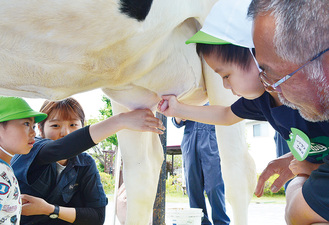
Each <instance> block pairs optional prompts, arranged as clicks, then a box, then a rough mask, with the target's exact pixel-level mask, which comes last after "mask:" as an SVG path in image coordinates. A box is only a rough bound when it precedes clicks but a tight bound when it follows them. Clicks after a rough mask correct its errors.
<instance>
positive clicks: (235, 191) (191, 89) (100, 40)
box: [0, 0, 256, 225]
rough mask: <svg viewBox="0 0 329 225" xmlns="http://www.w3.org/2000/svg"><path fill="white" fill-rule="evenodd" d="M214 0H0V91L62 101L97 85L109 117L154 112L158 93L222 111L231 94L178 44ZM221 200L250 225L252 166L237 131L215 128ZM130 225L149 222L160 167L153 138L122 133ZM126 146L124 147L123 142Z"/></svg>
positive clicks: (198, 24) (239, 220)
mask: <svg viewBox="0 0 329 225" xmlns="http://www.w3.org/2000/svg"><path fill="white" fill-rule="evenodd" d="M214 4H215V0H178V1H177V0H165V1H163V0H98V1H95V0H79V1H67V0H57V1H47V0H31V1H19V0H11V1H7V0H1V1H0V74H1V75H0V76H1V83H0V94H2V95H11V96H21V97H29V98H46V99H52V100H56V99H63V98H65V97H68V96H71V95H73V94H76V93H81V92H85V91H89V90H92V89H96V88H102V90H103V91H104V93H105V94H106V95H108V96H109V98H110V99H111V101H112V104H113V112H114V114H117V113H120V112H125V111H128V110H132V109H136V108H150V109H152V110H153V111H155V110H156V106H157V103H158V102H159V101H160V100H161V96H162V95H165V94H175V95H177V96H178V99H179V100H180V101H182V102H184V103H187V104H195V105H203V104H204V103H205V102H207V101H208V100H209V102H210V104H222V105H228V104H231V103H232V102H233V101H235V100H236V99H235V97H234V96H233V95H232V94H231V93H230V92H229V91H227V90H224V89H223V85H222V83H221V79H220V77H219V76H218V75H217V76H216V74H215V73H214V72H213V71H212V70H211V69H210V68H209V67H208V66H207V64H206V63H205V62H204V61H203V60H202V59H200V58H199V57H198V55H197V54H196V51H195V45H193V44H190V45H185V43H184V42H185V41H186V40H187V39H188V38H190V37H191V36H192V35H193V34H194V33H196V32H197V31H198V30H199V29H200V27H201V25H202V24H203V21H204V20H205V18H206V16H207V14H208V13H209V12H210V9H211V7H212V6H213V5H214ZM216 132H217V137H218V139H219V148H220V156H221V159H222V162H221V165H222V172H223V178H224V182H225V188H226V196H227V198H228V200H229V202H230V204H231V205H232V209H233V214H234V218H233V219H234V221H235V224H237V225H244V224H247V210H248V204H249V201H250V199H251V196H252V193H253V191H254V187H255V179H256V176H255V165H254V163H253V160H252V159H251V157H250V155H249V154H248V151H247V145H246V142H245V139H244V129H243V124H237V125H234V126H231V127H220V126H217V127H216ZM118 139H119V145H120V149H121V151H122V157H123V164H124V182H125V185H126V190H127V198H128V209H127V219H126V224H127V225H131V224H133V225H145V224H148V220H149V218H150V214H151V212H152V208H153V202H154V199H155V195H156V191H157V184H158V179H159V173H160V167H161V164H162V162H163V160H164V158H163V149H162V147H161V143H160V141H159V137H158V135H156V134H153V133H138V132H133V131H126V130H124V131H120V132H119V133H118ZM124 140H129V141H124Z"/></svg>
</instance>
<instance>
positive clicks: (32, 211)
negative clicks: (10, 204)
mask: <svg viewBox="0 0 329 225" xmlns="http://www.w3.org/2000/svg"><path fill="white" fill-rule="evenodd" d="M21 199H22V215H24V216H31V215H49V214H50V213H51V212H53V211H54V209H53V206H52V205H51V204H49V203H47V202H46V201H45V200H43V199H42V198H38V197H35V196H31V195H26V194H22V195H21Z"/></svg>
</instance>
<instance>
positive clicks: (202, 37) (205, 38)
mask: <svg viewBox="0 0 329 225" xmlns="http://www.w3.org/2000/svg"><path fill="white" fill-rule="evenodd" d="M190 43H201V44H210V45H227V44H231V43H230V42H228V41H224V40H222V39H219V38H216V37H214V36H212V35H209V34H207V33H205V32H203V31H198V32H197V33H196V34H195V35H193V36H192V37H191V38H190V39H188V40H187V41H186V42H185V44H190Z"/></svg>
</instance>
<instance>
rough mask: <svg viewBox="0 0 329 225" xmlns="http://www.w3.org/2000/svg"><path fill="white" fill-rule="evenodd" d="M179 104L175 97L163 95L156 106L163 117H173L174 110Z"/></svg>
mask: <svg viewBox="0 0 329 225" xmlns="http://www.w3.org/2000/svg"><path fill="white" fill-rule="evenodd" d="M179 104H180V103H179V102H178V100H177V97H176V96H175V95H163V96H162V100H161V101H160V102H159V104H158V111H159V112H160V113H162V114H163V115H165V116H170V117H175V116H176V115H175V112H176V108H177V107H178V105H179Z"/></svg>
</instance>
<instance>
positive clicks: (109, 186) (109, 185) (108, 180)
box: [99, 172, 115, 194]
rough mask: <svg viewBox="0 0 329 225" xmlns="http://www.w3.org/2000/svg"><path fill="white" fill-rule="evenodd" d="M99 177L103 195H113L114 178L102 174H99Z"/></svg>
mask: <svg viewBox="0 0 329 225" xmlns="http://www.w3.org/2000/svg"><path fill="white" fill-rule="evenodd" d="M99 175H100V176H101V182H102V184H103V188H104V191H105V194H114V185H115V179H114V177H113V176H112V175H110V174H108V173H104V172H100V173H99Z"/></svg>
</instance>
